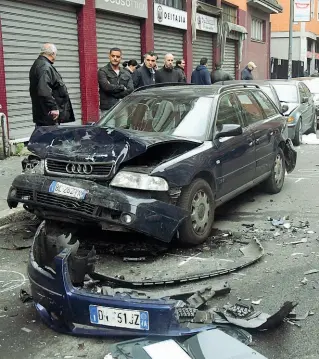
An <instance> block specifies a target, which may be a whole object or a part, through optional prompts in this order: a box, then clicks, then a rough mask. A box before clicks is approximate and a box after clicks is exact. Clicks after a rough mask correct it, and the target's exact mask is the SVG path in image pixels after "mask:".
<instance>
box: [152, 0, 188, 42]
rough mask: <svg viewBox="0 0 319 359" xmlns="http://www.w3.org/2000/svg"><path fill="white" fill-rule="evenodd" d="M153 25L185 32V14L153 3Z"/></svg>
mask: <svg viewBox="0 0 319 359" xmlns="http://www.w3.org/2000/svg"><path fill="white" fill-rule="evenodd" d="M154 23H155V24H159V25H165V26H170V27H176V28H178V29H183V30H187V12H186V11H182V10H178V9H174V8H172V7H169V6H165V5H160V4H156V3H154ZM167 41H169V38H167Z"/></svg>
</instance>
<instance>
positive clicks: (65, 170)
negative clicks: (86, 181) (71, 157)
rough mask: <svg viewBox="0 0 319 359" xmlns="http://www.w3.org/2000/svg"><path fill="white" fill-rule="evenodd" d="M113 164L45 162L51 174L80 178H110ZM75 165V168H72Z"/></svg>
mask: <svg viewBox="0 0 319 359" xmlns="http://www.w3.org/2000/svg"><path fill="white" fill-rule="evenodd" d="M113 164H114V163H113V162H108V163H91V162H70V161H61V160H53V159H47V160H46V161H45V168H46V171H47V173H49V174H60V175H65V176H70V177H80V178H81V177H82V178H87V177H89V178H108V177H109V176H110V174H111V171H112V168H113ZM73 165H74V168H72V166H73Z"/></svg>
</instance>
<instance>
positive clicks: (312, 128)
mask: <svg viewBox="0 0 319 359" xmlns="http://www.w3.org/2000/svg"><path fill="white" fill-rule="evenodd" d="M309 133H317V115H316V114H315V115H314V119H313V122H312V125H311V128H310V130H309Z"/></svg>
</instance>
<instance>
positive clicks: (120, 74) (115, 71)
mask: <svg viewBox="0 0 319 359" xmlns="http://www.w3.org/2000/svg"><path fill="white" fill-rule="evenodd" d="M109 59H110V62H109V63H108V64H107V65H106V66H104V67H101V68H100V69H99V71H98V80H99V92H100V116H103V115H104V114H105V113H106V112H108V111H109V110H110V109H111V108H112V107H113V106H114V105H115V104H116V103H117V102H118V101H119V100H120V99H122V98H124V97H125V96H127V95H129V94H130V93H131V92H133V90H134V86H133V80H132V76H131V75H130V74H129V73H128V72H127V71H125V70H123V69H122V68H120V63H121V59H122V51H121V49H119V48H116V47H114V48H112V49H111V50H110V53H109Z"/></svg>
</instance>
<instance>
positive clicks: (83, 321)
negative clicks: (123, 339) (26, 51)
mask: <svg viewBox="0 0 319 359" xmlns="http://www.w3.org/2000/svg"><path fill="white" fill-rule="evenodd" d="M43 223H44V222H43ZM43 229H44V227H43V226H42V227H41V225H40V227H39V229H38V232H37V234H36V235H35V239H34V243H33V246H32V248H31V251H30V257H29V263H28V276H29V279H30V285H31V292H32V296H33V300H34V303H35V307H36V309H37V311H38V313H39V315H40V317H41V319H42V320H43V321H44V322H45V323H46V324H47V325H48V326H49V327H50V328H52V329H53V330H56V331H58V332H61V333H65V334H71V335H78V336H81V335H83V336H135V337H136V336H150V335H151V336H170V337H178V336H188V335H193V334H194V333H198V332H201V331H204V330H207V329H211V328H214V327H215V326H214V325H207V324H203V325H200V326H198V327H197V328H193V329H191V328H188V327H187V326H186V325H184V326H182V324H181V323H180V322H179V320H178V315H177V313H176V308H177V307H178V305H179V302H180V301H177V300H172V299H139V298H132V297H131V296H129V295H123V294H122V295H120V294H117V295H114V296H112V295H103V294H100V293H94V292H92V291H90V290H89V289H84V287H83V286H79V287H75V286H74V285H73V284H72V281H71V276H72V271H73V269H75V267H73V264H72V260H73V258H74V252H72V248H71V247H68V248H64V249H63V250H62V251H61V252H60V253H59V254H58V255H56V256H54V257H53V262H52V263H51V264H52V266H51V265H49V264H50V261H48V263H47V265H44V264H42V265H41V267H40V265H39V263H38V262H41V260H39V256H40V257H42V258H44V257H46V255H50V253H51V252H52V251H49V252H50V253H49V252H47V254H45V250H44V246H45V245H46V243H47V241H48V238H45V240H42V241H41V240H40V239H39V238H41V236H40V234H39V232H40V231H41V230H43ZM52 267H53V268H54V269H53V268H52ZM83 267H85V266H83ZM44 268H46V269H44ZM78 268H79V267H78ZM90 306H102V307H107V308H111V309H113V308H116V309H118V310H130V311H132V310H134V311H141V312H143V313H146V312H147V317H148V325H147V326H146V327H147V329H143V330H142V329H132V328H129V327H125V326H124V327H123V325H122V327H120V326H114V325H113V326H108V325H101V324H96V323H94V320H92V312H91V315H90Z"/></svg>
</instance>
